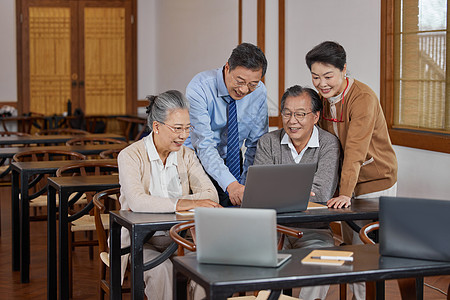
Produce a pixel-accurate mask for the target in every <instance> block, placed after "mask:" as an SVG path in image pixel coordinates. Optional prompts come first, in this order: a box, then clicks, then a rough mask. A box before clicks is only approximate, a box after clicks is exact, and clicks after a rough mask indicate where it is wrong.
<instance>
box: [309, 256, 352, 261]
mask: <svg viewBox="0 0 450 300" xmlns="http://www.w3.org/2000/svg"><path fill="white" fill-rule="evenodd" d="M311 258H312V259H323V260H344V261H353V256H326V255H322V256H311Z"/></svg>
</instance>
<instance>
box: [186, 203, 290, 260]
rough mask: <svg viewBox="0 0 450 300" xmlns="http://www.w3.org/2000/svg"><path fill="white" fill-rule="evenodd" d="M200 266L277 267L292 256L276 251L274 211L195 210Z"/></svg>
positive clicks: (204, 208) (201, 208) (198, 208)
mask: <svg viewBox="0 0 450 300" xmlns="http://www.w3.org/2000/svg"><path fill="white" fill-rule="evenodd" d="M195 232H196V245H197V260H198V261H199V262H200V263H211V264H225V265H243V266H258V267H278V266H280V265H282V264H283V263H284V262H286V261H287V260H288V259H289V258H290V257H291V255H290V254H281V253H278V250H277V232H276V212H275V210H273V209H232V208H206V207H197V208H196V209H195Z"/></svg>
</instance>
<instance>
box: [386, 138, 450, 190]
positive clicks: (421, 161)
mask: <svg viewBox="0 0 450 300" xmlns="http://www.w3.org/2000/svg"><path fill="white" fill-rule="evenodd" d="M394 150H395V154H396V155H397V160H398V195H399V196H408V197H418V198H420V197H422V198H434V199H450V154H445V153H440V152H433V151H426V150H420V149H413V148H408V147H401V146H394Z"/></svg>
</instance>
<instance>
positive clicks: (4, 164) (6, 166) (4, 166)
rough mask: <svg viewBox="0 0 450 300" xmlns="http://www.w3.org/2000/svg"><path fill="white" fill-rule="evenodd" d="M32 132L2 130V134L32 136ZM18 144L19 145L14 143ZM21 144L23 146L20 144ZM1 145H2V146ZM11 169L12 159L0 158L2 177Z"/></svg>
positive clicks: (0, 132) (0, 175)
mask: <svg viewBox="0 0 450 300" xmlns="http://www.w3.org/2000/svg"><path fill="white" fill-rule="evenodd" d="M30 135H31V134H28V133H25V132H14V131H0V136H30ZM12 146H18V145H12ZM20 146H23V145H22V144H20ZM0 147H1V146H0ZM5 147H9V146H5ZM10 171H11V159H8V158H2V159H0V178H4V177H5V176H6V175H8V174H9V172H10Z"/></svg>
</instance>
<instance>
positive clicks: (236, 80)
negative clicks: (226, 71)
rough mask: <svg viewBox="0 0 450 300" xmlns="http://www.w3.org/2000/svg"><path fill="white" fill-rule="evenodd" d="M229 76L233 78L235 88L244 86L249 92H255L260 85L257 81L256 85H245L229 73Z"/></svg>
mask: <svg viewBox="0 0 450 300" xmlns="http://www.w3.org/2000/svg"><path fill="white" fill-rule="evenodd" d="M230 76H231V78H233V80H234V85H235V86H238V87H242V86H245V85H246V86H247V88H248V89H249V90H250V91H254V90H256V89H257V88H258V87H259V86H260V85H261V81H259V82H258V83H246V82H245V81H241V80H238V79H236V78H234V76H233V75H232V74H231V73H230Z"/></svg>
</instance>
